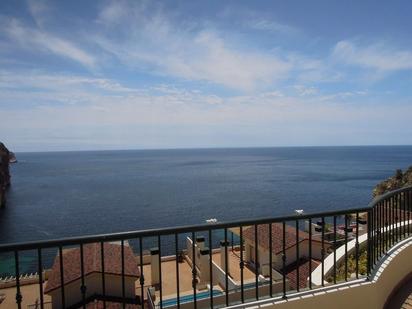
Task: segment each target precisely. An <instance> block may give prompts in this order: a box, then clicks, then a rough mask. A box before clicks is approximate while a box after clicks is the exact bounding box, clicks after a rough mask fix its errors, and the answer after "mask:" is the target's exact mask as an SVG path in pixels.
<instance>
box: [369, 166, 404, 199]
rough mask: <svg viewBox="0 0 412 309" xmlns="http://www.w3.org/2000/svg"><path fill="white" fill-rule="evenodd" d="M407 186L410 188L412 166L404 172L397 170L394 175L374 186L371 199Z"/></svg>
mask: <svg viewBox="0 0 412 309" xmlns="http://www.w3.org/2000/svg"><path fill="white" fill-rule="evenodd" d="M407 186H412V166H410V167H409V168H408V169H407V170H406V171H405V172H403V171H402V170H400V169H399V170H397V171H396V172H395V175H393V176H392V177H389V178H388V179H386V180H384V181H382V182H381V183H379V184H378V185H376V187H375V188H374V189H373V197H376V196H378V195H381V194H384V193H386V192H389V191H392V190H396V189H399V188H403V187H407Z"/></svg>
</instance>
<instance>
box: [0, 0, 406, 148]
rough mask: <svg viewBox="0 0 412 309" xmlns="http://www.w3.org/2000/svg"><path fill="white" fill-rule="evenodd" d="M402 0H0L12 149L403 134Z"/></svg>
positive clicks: (339, 140) (0, 84) (6, 126)
mask: <svg viewBox="0 0 412 309" xmlns="http://www.w3.org/2000/svg"><path fill="white" fill-rule="evenodd" d="M411 11H412V3H411V2H410V1H406V0H405V1H391V2H386V3H384V2H383V1H382V2H376V1H340V0H339V1H326V0H325V1H215V2H214V1H165V2H153V1H147V2H146V1H130V2H127V1H112V2H111V1H65V2H63V1H15V0H10V1H1V2H0V140H2V141H4V142H5V143H7V145H9V146H10V148H12V149H14V150H16V151H45V150H80V149H129V148H136V149H143V148H181V147H188V148H193V147H251V146H304V145H371V144H372V145H376V144H378V145H382V144H412V124H411V123H412V121H411V119H412V36H411V34H410V32H411V29H412V18H410V12H411Z"/></svg>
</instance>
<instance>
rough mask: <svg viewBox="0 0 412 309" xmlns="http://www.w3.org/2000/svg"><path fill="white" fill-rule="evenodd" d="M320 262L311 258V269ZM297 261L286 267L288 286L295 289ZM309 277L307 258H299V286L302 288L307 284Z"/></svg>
mask: <svg viewBox="0 0 412 309" xmlns="http://www.w3.org/2000/svg"><path fill="white" fill-rule="evenodd" d="M320 264H321V262H320V261H317V260H314V259H312V271H313V270H314V269H315V268H316V267H317V266H318V265H320ZM296 269H297V263H293V264H291V265H289V266H287V267H286V269H285V271H286V277H287V278H288V279H289V284H290V288H291V289H292V290H296V286H297V276H296V274H297V272H296ZM308 278H309V260H308V259H301V260H299V288H301V289H303V288H305V287H306V286H307V285H308Z"/></svg>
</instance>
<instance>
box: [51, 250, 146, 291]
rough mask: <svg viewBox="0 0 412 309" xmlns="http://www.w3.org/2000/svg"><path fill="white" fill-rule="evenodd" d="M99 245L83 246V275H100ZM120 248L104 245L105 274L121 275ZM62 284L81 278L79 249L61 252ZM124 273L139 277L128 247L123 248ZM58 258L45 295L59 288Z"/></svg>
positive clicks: (135, 263) (133, 256) (133, 257)
mask: <svg viewBox="0 0 412 309" xmlns="http://www.w3.org/2000/svg"><path fill="white" fill-rule="evenodd" d="M100 248H101V247H100V243H93V244H87V245H84V246H83V263H84V275H85V276H87V275H89V274H91V273H95V272H100V273H101V263H102V262H101V250H100ZM121 252H122V251H121V246H120V245H117V244H112V243H105V244H104V272H105V274H114V275H121V274H122V258H121V256H122V255H121ZM63 267H64V269H63V272H64V284H68V283H70V282H73V281H75V280H77V279H80V278H81V264H80V248H74V249H67V250H64V251H63ZM124 273H125V276H132V277H139V276H140V272H139V268H138V267H137V258H136V257H135V255H134V254H133V251H132V249H131V248H130V247H129V246H126V245H125V246H124ZM60 282H61V281H60V257H59V255H57V256H56V259H55V260H54V264H53V267H52V270H51V273H50V275H49V279H48V281H47V285H46V288H45V290H44V292H45V293H49V292H50V291H52V290H54V289H57V288H59V287H60Z"/></svg>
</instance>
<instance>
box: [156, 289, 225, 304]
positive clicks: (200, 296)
mask: <svg viewBox="0 0 412 309" xmlns="http://www.w3.org/2000/svg"><path fill="white" fill-rule="evenodd" d="M219 295H223V292H221V291H218V290H213V296H219ZM209 297H210V291H206V292H201V293H197V294H196V299H197V300H201V299H206V298H209ZM193 300H194V297H193V294H191V295H185V296H180V297H179V301H180V303H181V304H184V303H189V302H192V301H193ZM162 304H163V307H164V308H165V307H171V306H175V305H177V298H172V299H166V300H164V301H163V302H162Z"/></svg>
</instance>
